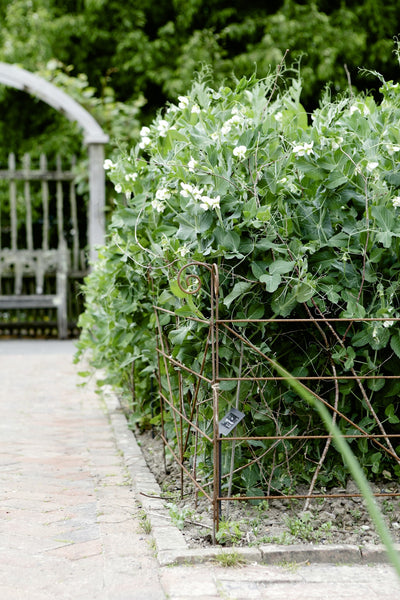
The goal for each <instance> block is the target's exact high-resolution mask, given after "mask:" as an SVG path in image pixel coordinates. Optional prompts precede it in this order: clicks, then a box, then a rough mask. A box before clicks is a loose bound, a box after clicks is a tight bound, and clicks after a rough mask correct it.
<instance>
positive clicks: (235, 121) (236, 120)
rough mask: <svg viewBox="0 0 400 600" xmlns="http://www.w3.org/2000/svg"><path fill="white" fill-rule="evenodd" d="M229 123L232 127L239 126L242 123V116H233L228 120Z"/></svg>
mask: <svg viewBox="0 0 400 600" xmlns="http://www.w3.org/2000/svg"><path fill="white" fill-rule="evenodd" d="M229 123H232V124H233V125H241V124H242V123H243V117H242V115H238V114H234V115H233V117H231V118H230V119H229Z"/></svg>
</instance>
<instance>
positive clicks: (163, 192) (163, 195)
mask: <svg viewBox="0 0 400 600" xmlns="http://www.w3.org/2000/svg"><path fill="white" fill-rule="evenodd" d="M156 198H157V200H168V199H169V198H171V194H170V192H169V191H168V190H167V188H158V190H157V191H156Z"/></svg>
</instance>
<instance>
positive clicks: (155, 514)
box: [102, 388, 400, 566]
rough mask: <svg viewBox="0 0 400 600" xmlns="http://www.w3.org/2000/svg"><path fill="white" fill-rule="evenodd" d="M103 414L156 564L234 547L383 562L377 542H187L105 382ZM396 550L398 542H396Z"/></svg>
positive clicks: (252, 558)
mask: <svg viewBox="0 0 400 600" xmlns="http://www.w3.org/2000/svg"><path fill="white" fill-rule="evenodd" d="M102 397H103V399H104V402H105V405H106V409H107V414H108V416H109V419H110V423H111V427H112V430H113V433H114V436H115V443H116V445H117V447H118V450H119V451H120V452H121V453H122V455H123V457H124V462H125V465H126V467H127V469H128V471H129V473H130V476H131V479H132V485H133V489H134V491H135V496H136V499H137V500H138V502H139V503H140V504H141V506H142V508H143V510H144V511H145V513H146V517H147V519H148V521H149V522H150V524H151V535H152V537H153V538H154V541H155V545H156V550H157V559H158V562H159V564H160V565H161V566H168V565H173V564H175V565H176V564H201V563H204V562H207V561H210V560H211V561H212V560H215V559H216V558H217V557H218V555H220V554H221V553H232V551H234V552H235V553H237V554H238V555H239V557H240V558H241V559H242V560H243V561H245V562H248V563H258V564H265V565H279V564H282V563H298V564H308V563H331V564H365V565H366V564H384V563H388V562H389V561H388V558H387V554H386V550H385V548H384V547H383V546H380V545H366V546H362V547H359V546H355V545H320V546H318V545H303V544H301V545H300V544H299V545H292V546H280V545H276V546H260V547H259V548H240V547H235V548H225V547H224V548H222V547H221V548H218V547H212V548H198V549H192V548H189V547H188V545H187V544H186V541H185V538H184V536H183V534H182V533H181V531H179V529H177V528H176V527H175V526H174V525H173V524H172V523H171V518H170V516H169V514H168V511H167V509H166V507H165V504H164V502H163V500H162V499H161V498H160V496H161V494H162V492H161V488H160V486H159V485H158V483H157V481H156V479H155V477H154V475H153V474H152V473H151V471H150V469H149V468H148V466H147V464H146V461H145V459H144V456H143V453H142V451H141V450H140V446H139V444H138V442H137V440H136V438H135V435H134V434H133V432H132V431H131V430H130V429H129V427H128V424H127V421H126V418H125V415H124V414H123V412H122V410H121V407H120V403H119V400H118V398H117V396H116V394H115V393H114V391H113V390H112V389H110V388H104V389H103V393H102ZM396 548H397V550H398V551H399V552H400V544H397V545H396Z"/></svg>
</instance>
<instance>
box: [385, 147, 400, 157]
mask: <svg viewBox="0 0 400 600" xmlns="http://www.w3.org/2000/svg"><path fill="white" fill-rule="evenodd" d="M386 150H387V151H388V154H390V155H391V156H392V154H394V153H395V152H400V146H398V145H397V144H386Z"/></svg>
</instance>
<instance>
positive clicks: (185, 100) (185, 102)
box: [178, 96, 189, 109]
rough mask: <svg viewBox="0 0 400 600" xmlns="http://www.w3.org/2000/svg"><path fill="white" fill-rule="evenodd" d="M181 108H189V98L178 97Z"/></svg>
mask: <svg viewBox="0 0 400 600" xmlns="http://www.w3.org/2000/svg"><path fill="white" fill-rule="evenodd" d="M178 100H179V104H178V106H179V108H182V109H183V108H187V107H188V106H189V98H188V97H187V96H178Z"/></svg>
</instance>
